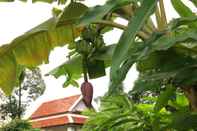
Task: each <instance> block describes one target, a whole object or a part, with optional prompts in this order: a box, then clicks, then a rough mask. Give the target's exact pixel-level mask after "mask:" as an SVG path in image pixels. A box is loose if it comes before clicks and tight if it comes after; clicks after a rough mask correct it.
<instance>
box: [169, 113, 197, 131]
mask: <svg viewBox="0 0 197 131" xmlns="http://www.w3.org/2000/svg"><path fill="white" fill-rule="evenodd" d="M196 119H197V114H196V113H189V112H179V113H176V114H175V115H173V117H172V123H171V125H170V126H171V127H173V128H175V129H177V130H181V131H184V130H189V129H197V121H196Z"/></svg>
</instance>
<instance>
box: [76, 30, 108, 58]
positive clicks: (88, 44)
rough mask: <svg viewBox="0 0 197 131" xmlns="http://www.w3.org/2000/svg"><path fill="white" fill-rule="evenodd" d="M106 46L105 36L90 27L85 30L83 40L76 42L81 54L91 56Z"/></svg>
mask: <svg viewBox="0 0 197 131" xmlns="http://www.w3.org/2000/svg"><path fill="white" fill-rule="evenodd" d="M104 46H105V43H104V40H103V36H102V35H100V34H98V33H97V32H96V30H95V29H93V28H90V27H89V28H86V29H84V31H83V33H82V36H81V39H80V40H78V41H77V42H76V51H77V52H78V53H79V54H82V55H88V56H90V55H91V54H93V53H95V52H96V51H98V50H100V49H102V48H103V47H104Z"/></svg>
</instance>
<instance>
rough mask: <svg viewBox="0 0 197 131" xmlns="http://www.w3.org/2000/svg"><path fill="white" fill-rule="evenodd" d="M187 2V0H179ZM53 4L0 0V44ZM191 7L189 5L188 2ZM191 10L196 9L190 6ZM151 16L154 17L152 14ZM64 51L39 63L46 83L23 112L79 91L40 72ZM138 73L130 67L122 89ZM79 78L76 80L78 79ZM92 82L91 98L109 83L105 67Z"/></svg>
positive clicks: (111, 38) (92, 1)
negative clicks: (41, 93)
mask: <svg viewBox="0 0 197 131" xmlns="http://www.w3.org/2000/svg"><path fill="white" fill-rule="evenodd" d="M183 1H184V2H186V3H187V4H189V5H191V3H188V2H187V1H188V0H183ZM104 3H105V0H86V1H85V4H86V5H88V6H94V5H97V4H104ZM165 5H166V6H167V9H166V11H167V17H168V20H171V19H172V18H177V17H178V15H177V14H176V13H175V12H174V10H173V7H172V6H171V4H170V0H165ZM55 6H57V5H56V4H46V3H40V2H39V3H36V4H32V3H31V2H27V3H23V2H19V1H17V2H14V3H8V4H7V3H0V45H3V44H7V43H9V42H11V41H12V40H13V39H14V38H16V37H17V36H20V35H22V34H23V33H25V32H26V31H28V30H30V29H31V28H33V27H35V26H36V25H38V24H40V23H42V22H43V21H45V20H47V19H48V18H50V17H51V16H52V14H51V9H52V8H53V7H55ZM191 7H192V5H191ZM193 10H195V11H196V9H195V8H194V7H193ZM153 18H154V17H153ZM117 21H118V22H121V24H122V23H124V24H127V22H126V21H124V20H121V19H118V20H117ZM121 33H122V31H120V30H118V29H115V30H113V31H111V32H109V33H106V34H105V36H104V39H105V42H106V43H107V44H113V43H117V42H118V40H119V38H120V36H121ZM67 55H68V50H67V49H66V47H57V48H55V49H54V50H53V51H52V52H51V54H50V57H49V64H45V65H41V66H39V67H40V69H41V72H42V75H43V78H44V81H45V84H46V87H47V88H46V90H45V92H44V94H43V95H42V96H41V97H40V98H38V99H37V100H36V101H35V102H33V103H32V104H31V106H30V107H29V108H28V110H27V113H26V116H29V115H30V114H31V113H32V112H33V111H34V110H35V109H36V108H37V107H38V106H39V105H40V104H41V103H42V102H44V101H49V100H53V99H57V98H62V97H66V96H70V95H74V94H79V93H80V89H79V88H76V87H71V86H69V87H67V88H63V87H62V84H63V83H64V81H65V77H60V78H58V79H56V78H54V77H53V76H44V75H45V74H46V73H48V72H49V71H50V70H52V69H53V68H55V67H57V66H58V65H60V64H61V63H63V62H64V61H66V56H67ZM137 75H138V73H137V72H136V70H135V67H133V68H132V69H131V70H130V71H129V73H128V75H127V79H126V80H125V82H124V86H125V91H129V90H130V89H132V86H133V83H134V81H135V80H136V78H137ZM82 82H83V81H82V79H80V80H79V83H82ZM91 83H92V84H93V86H94V98H97V97H99V96H102V95H104V93H105V92H106V91H107V89H108V88H107V87H108V83H109V69H107V75H106V76H105V77H102V78H99V79H95V80H91Z"/></svg>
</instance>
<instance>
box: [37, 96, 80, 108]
mask: <svg viewBox="0 0 197 131" xmlns="http://www.w3.org/2000/svg"><path fill="white" fill-rule="evenodd" d="M75 96H81V94H76V95H72V96H66V97H62V98H58V99H54V100H50V101H45V102H43V103H42V104H45V103H49V102H54V101H58V100H63V99H68V98H70V97H75ZM42 104H41V105H42Z"/></svg>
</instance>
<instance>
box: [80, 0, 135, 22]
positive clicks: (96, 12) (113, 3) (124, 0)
mask: <svg viewBox="0 0 197 131" xmlns="http://www.w3.org/2000/svg"><path fill="white" fill-rule="evenodd" d="M132 1H133V0H121V1H120V0H109V1H107V3H106V4H105V5H103V6H96V7H93V8H90V9H89V10H88V11H87V12H86V13H85V14H84V16H82V17H81V19H80V20H79V23H78V24H79V25H82V26H85V25H89V24H90V23H94V22H98V21H100V20H102V19H103V17H104V16H105V15H106V14H107V13H109V12H111V11H113V10H115V9H117V8H120V7H121V6H124V5H127V4H129V3H131V2H132Z"/></svg>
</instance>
